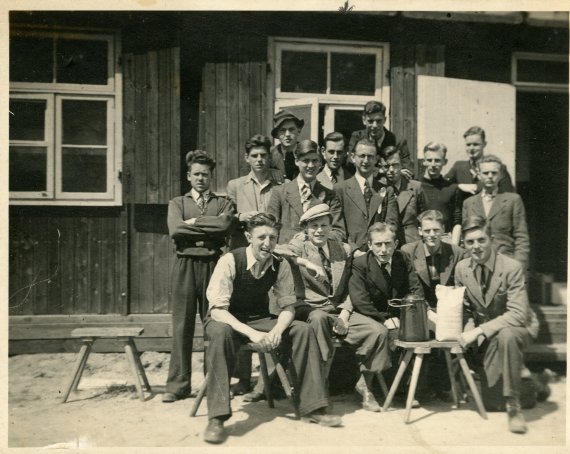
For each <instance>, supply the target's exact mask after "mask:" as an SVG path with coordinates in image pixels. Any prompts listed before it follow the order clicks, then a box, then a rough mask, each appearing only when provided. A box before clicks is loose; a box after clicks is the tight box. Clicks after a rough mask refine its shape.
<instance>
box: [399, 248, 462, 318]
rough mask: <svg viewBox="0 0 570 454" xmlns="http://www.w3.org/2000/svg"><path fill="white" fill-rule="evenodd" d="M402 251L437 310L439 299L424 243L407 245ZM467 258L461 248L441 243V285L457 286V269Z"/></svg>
mask: <svg viewBox="0 0 570 454" xmlns="http://www.w3.org/2000/svg"><path fill="white" fill-rule="evenodd" d="M401 251H402V254H403V255H404V257H405V258H406V260H407V261H408V262H409V263H411V264H412V266H413V272H414V274H415V275H416V277H417V279H418V281H419V283H420V284H421V290H422V291H423V294H424V297H425V298H426V300H427V302H428V303H429V305H430V306H431V307H434V308H435V307H436V306H437V297H436V296H435V286H433V287H432V282H431V279H430V275H429V270H428V265H427V262H426V252H425V248H424V243H423V241H416V242H415V243H409V244H405V245H404V246H402V249H401ZM466 256H467V254H466V252H465V250H463V249H462V248H460V247H459V246H455V245H454V244H451V243H447V242H445V241H442V242H441V250H440V259H439V260H440V262H439V268H440V273H439V283H440V284H441V285H447V286H453V285H455V267H456V265H457V264H458V263H459V262H460V261H461V260H463V259H464V258H465V257H466Z"/></svg>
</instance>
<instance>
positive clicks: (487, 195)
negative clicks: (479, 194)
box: [483, 192, 495, 202]
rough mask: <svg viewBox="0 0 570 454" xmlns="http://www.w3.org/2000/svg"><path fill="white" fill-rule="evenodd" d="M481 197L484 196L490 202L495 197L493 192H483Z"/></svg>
mask: <svg viewBox="0 0 570 454" xmlns="http://www.w3.org/2000/svg"><path fill="white" fill-rule="evenodd" d="M483 197H484V198H485V200H487V202H492V201H493V199H494V198H495V194H494V193H488V192H485V194H484V195H483Z"/></svg>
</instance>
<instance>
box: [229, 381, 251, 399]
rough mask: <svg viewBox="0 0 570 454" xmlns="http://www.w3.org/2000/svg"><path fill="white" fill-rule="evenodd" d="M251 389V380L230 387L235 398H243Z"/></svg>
mask: <svg viewBox="0 0 570 454" xmlns="http://www.w3.org/2000/svg"><path fill="white" fill-rule="evenodd" d="M250 388H251V383H250V381H249V380H240V381H239V382H238V383H236V384H235V385H232V386H231V387H230V391H231V392H232V393H233V395H234V396H243V395H244V394H245V393H248V392H249V390H250Z"/></svg>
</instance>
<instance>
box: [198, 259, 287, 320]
mask: <svg viewBox="0 0 570 454" xmlns="http://www.w3.org/2000/svg"><path fill="white" fill-rule="evenodd" d="M208 289H209V288H208ZM273 294H274V295H275V299H276V301H277V305H278V306H279V308H280V309H284V308H286V307H287V306H291V305H292V304H295V302H296V300H297V298H296V297H295V286H294V284H293V273H291V265H289V262H287V260H283V261H282V262H281V263H280V265H279V272H278V273H277V280H276V281H275V284H273Z"/></svg>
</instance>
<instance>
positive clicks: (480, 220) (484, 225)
mask: <svg viewBox="0 0 570 454" xmlns="http://www.w3.org/2000/svg"><path fill="white" fill-rule="evenodd" d="M473 230H483V231H484V232H485V233H486V234H487V235H488V236H489V237H491V226H490V225H489V223H488V222H487V219H485V218H484V217H483V216H477V215H473V216H469V217H467V218H466V219H463V223H462V224H461V234H462V235H463V236H465V235H466V234H467V233H469V232H472V231H473Z"/></svg>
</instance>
